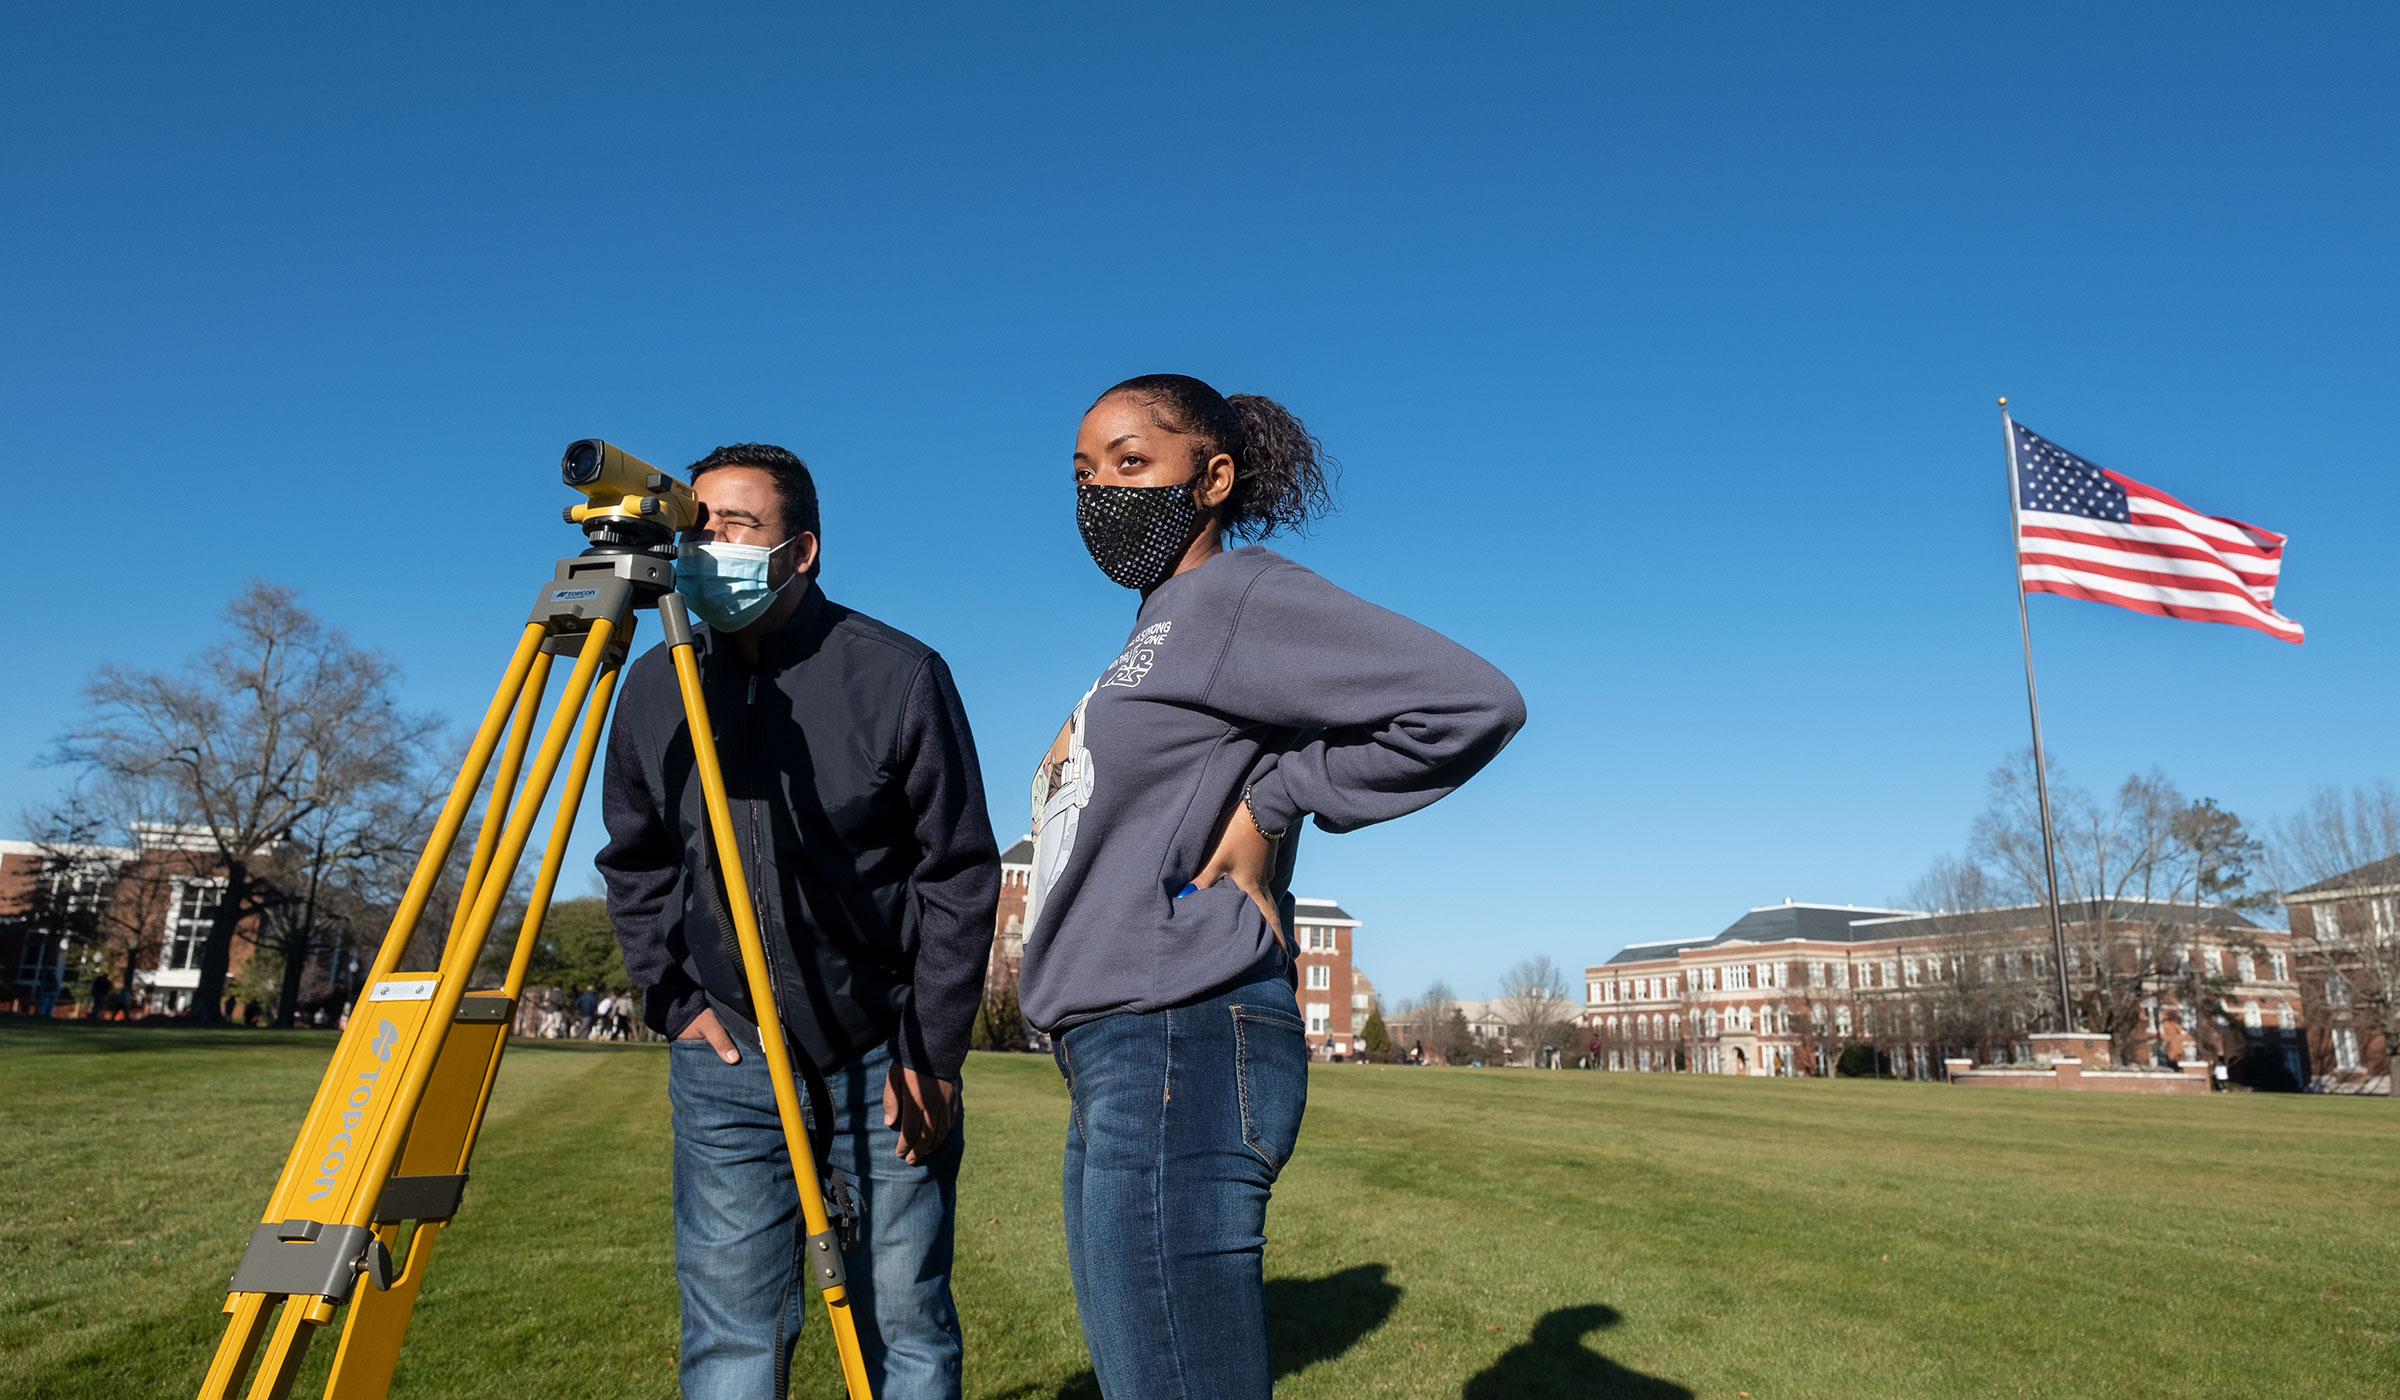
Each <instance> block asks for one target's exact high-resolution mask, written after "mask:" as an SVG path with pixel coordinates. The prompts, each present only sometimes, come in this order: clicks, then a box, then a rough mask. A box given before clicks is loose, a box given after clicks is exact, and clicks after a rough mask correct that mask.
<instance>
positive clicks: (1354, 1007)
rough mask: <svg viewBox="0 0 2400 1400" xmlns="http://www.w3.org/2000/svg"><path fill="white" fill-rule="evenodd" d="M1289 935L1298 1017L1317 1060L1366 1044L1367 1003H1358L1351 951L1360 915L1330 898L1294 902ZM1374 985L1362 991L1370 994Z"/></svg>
mask: <svg viewBox="0 0 2400 1400" xmlns="http://www.w3.org/2000/svg"><path fill="white" fill-rule="evenodd" d="M1292 906H1293V907H1292V939H1293V942H1294V943H1295V944H1296V945H1297V948H1298V957H1299V962H1300V991H1299V997H1300V1019H1301V1020H1302V1021H1304V1022H1306V1023H1307V1026H1308V1048H1309V1051H1310V1053H1312V1054H1314V1055H1316V1056H1318V1057H1319V1058H1321V1059H1345V1060H1346V1059H1348V1058H1350V1057H1351V1056H1352V1055H1355V1054H1357V1053H1359V1052H1360V1051H1362V1050H1364V1049H1366V1045H1365V1043H1364V1042H1363V1041H1361V1040H1360V1039H1359V1032H1360V1031H1362V1030H1364V1029H1366V1024H1367V1008H1366V1007H1364V1006H1362V1005H1360V1004H1359V1001H1358V999H1357V998H1358V997H1359V996H1360V995H1361V993H1360V991H1359V989H1358V986H1357V984H1358V982H1359V980H1360V979H1359V978H1358V977H1357V975H1356V972H1355V968H1354V964H1353V963H1352V961H1351V959H1352V955H1353V952H1354V950H1355V949H1354V945H1355V943H1356V941H1357V938H1358V920H1356V919H1354V918H1352V917H1350V915H1349V914H1348V913H1347V912H1345V911H1344V910H1343V908H1342V906H1340V905H1339V904H1336V903H1334V902H1333V901H1332V900H1330V899H1295V900H1293V901H1292ZM1373 993H1374V987H1373V984H1371V983H1370V984H1367V986H1366V988H1365V991H1364V995H1366V996H1368V997H1369V998H1372V996H1373Z"/></svg>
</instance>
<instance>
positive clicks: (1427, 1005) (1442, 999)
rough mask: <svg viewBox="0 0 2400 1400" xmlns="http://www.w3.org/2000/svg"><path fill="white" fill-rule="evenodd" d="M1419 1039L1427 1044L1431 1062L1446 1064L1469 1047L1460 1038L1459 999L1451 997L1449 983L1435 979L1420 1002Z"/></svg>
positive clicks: (1419, 999) (1426, 1053) (1418, 1015)
mask: <svg viewBox="0 0 2400 1400" xmlns="http://www.w3.org/2000/svg"><path fill="white" fill-rule="evenodd" d="M1416 1021H1417V1037H1418V1039H1420V1040H1422V1041H1423V1042H1424V1043H1425V1055H1426V1057H1427V1058H1428V1059H1438V1060H1440V1061H1441V1062H1442V1063H1444V1064H1448V1063H1449V1062H1450V1061H1451V1060H1453V1059H1455V1058H1457V1057H1458V1055H1459V1054H1461V1053H1462V1052H1464V1051H1465V1050H1466V1049H1467V1048H1468V1047H1467V1045H1466V1043H1465V1041H1464V1040H1463V1039H1462V1038H1461V1037H1460V1035H1459V1029H1460V1026H1461V1024H1462V1023H1461V1018H1460V1013H1459V1009H1458V998H1457V997H1455V996H1453V995H1451V992H1450V984H1449V983H1447V982H1444V981H1442V980H1441V979H1439V978H1436V979H1435V980H1434V982H1433V985H1431V986H1429V987H1427V988H1426V989H1425V995H1424V996H1422V997H1419V998H1418V999H1417V1007H1416Z"/></svg>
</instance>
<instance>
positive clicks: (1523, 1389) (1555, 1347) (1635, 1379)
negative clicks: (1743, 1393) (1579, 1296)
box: [1460, 1303, 1692, 1400]
mask: <svg viewBox="0 0 2400 1400" xmlns="http://www.w3.org/2000/svg"><path fill="white" fill-rule="evenodd" d="M1624 1320H1625V1319H1624V1315H1623V1314H1621V1313H1619V1312H1618V1311H1617V1310H1616V1309H1615V1308H1612V1307H1610V1306H1608V1305H1607V1304H1605V1303H1587V1304H1585V1305H1584V1306H1582V1307H1579V1308H1556V1309H1553V1310H1552V1311H1550V1312H1547V1313H1544V1314H1542V1319H1541V1321H1539V1322H1536V1323H1535V1324H1533V1335H1532V1336H1531V1337H1528V1338H1526V1339H1525V1340H1524V1341H1523V1342H1520V1343H1518V1344H1517V1345H1516V1346H1513V1347H1510V1348H1509V1349H1508V1350H1507V1351H1504V1352H1502V1353H1501V1354H1500V1359H1499V1360H1498V1361H1495V1362H1493V1363H1492V1364H1491V1366H1490V1367H1489V1368H1488V1369H1486V1370H1485V1371H1483V1372H1482V1374H1480V1375H1478V1376H1476V1377H1475V1378H1474V1379H1473V1380H1471V1381H1468V1382H1467V1388H1466V1390H1465V1391H1464V1392H1463V1393H1462V1394H1461V1396H1460V1400H1692V1392H1690V1391H1688V1390H1686V1389H1684V1388H1683V1387H1682V1386H1679V1385H1677V1384H1675V1383H1674V1382H1673V1381H1668V1380H1661V1379H1659V1378H1658V1377H1657V1376H1645V1375H1643V1374H1642V1373H1641V1372H1639V1371H1635V1370H1631V1369H1629V1368H1627V1367H1624V1366H1620V1365H1618V1364H1617V1363H1616V1362H1614V1361H1611V1360H1609V1359H1608V1358H1607V1357H1605V1356H1603V1355H1601V1354H1600V1353H1599V1352H1597V1351H1594V1350H1592V1349H1591V1348H1590V1347H1588V1346H1585V1345H1584V1343H1583V1339H1584V1337H1585V1336H1586V1335H1588V1334H1590V1333H1593V1332H1597V1331H1600V1330H1601V1329H1602V1328H1606V1327H1614V1326H1616V1325H1617V1324H1618V1323H1620V1322H1622V1321H1624Z"/></svg>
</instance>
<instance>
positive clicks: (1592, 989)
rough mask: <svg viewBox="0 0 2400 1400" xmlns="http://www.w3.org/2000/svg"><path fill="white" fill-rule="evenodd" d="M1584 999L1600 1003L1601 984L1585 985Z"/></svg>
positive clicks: (1589, 983)
mask: <svg viewBox="0 0 2400 1400" xmlns="http://www.w3.org/2000/svg"><path fill="white" fill-rule="evenodd" d="M1583 999H1584V1000H1585V1001H1587V1002H1592V1001H1598V1000H1599V999H1600V984H1599V983H1597V982H1586V983H1584V984H1583Z"/></svg>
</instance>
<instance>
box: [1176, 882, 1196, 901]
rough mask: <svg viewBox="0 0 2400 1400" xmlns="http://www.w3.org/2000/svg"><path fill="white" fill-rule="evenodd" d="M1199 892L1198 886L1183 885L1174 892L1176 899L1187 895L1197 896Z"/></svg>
mask: <svg viewBox="0 0 2400 1400" xmlns="http://www.w3.org/2000/svg"><path fill="white" fill-rule="evenodd" d="M1199 892H1200V887H1199V886H1198V885H1185V886H1184V887H1183V888H1182V889H1179V890H1177V891H1175V897H1176V898H1177V899H1181V898H1183V897H1184V896H1185V895H1187V894H1198V893H1199Z"/></svg>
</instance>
